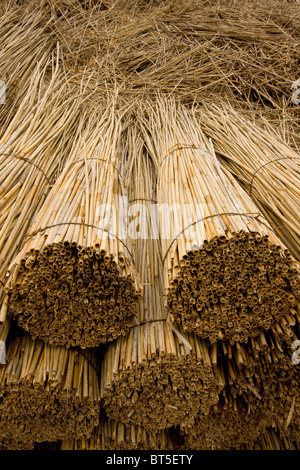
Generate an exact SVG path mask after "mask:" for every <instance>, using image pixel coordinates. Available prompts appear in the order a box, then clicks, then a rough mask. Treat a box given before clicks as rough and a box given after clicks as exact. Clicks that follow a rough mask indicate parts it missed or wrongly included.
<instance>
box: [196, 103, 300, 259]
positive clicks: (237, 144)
mask: <svg viewBox="0 0 300 470" xmlns="http://www.w3.org/2000/svg"><path fill="white" fill-rule="evenodd" d="M199 122H200V125H201V128H202V129H203V131H204V132H205V133H206V134H207V135H209V136H210V137H211V138H212V140H213V143H214V147H215V150H216V153H217V156H218V157H219V159H220V162H221V165H222V166H224V167H225V168H226V169H228V170H229V171H230V172H231V173H232V174H233V175H234V177H235V178H236V179H237V180H238V181H239V183H240V184H241V185H242V187H243V188H244V189H245V191H246V192H247V193H248V194H249V195H250V197H251V198H252V199H253V200H254V201H255V204H256V205H257V207H258V208H259V209H260V211H261V212H262V214H263V215H264V216H265V218H266V219H267V220H268V221H269V222H270V224H271V225H272V227H273V228H274V230H275V232H276V234H277V236H278V237H279V238H280V239H281V240H282V241H283V243H284V244H285V245H286V246H287V248H288V249H289V250H290V252H291V254H292V255H293V256H294V257H295V258H296V259H297V260H298V261H299V260H300V250H299V245H300V232H299V218H300V211H299V197H300V188H299V180H300V156H299V153H297V152H295V151H294V150H293V149H292V148H291V147H290V146H289V145H287V144H285V143H284V142H283V141H282V140H281V139H280V137H279V136H277V135H276V134H275V133H274V132H272V131H271V129H262V128H260V127H259V126H257V125H255V124H254V123H252V122H250V121H249V120H247V119H245V117H243V115H242V114H241V113H238V112H237V111H235V110H234V109H233V108H230V107H228V106H224V105H223V106H216V105H213V106H210V107H209V108H208V107H205V109H202V110H200V111H199Z"/></svg>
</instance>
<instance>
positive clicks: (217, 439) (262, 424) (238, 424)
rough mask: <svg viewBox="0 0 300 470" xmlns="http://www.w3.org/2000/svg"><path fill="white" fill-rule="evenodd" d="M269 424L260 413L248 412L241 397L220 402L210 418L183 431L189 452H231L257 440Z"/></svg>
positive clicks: (201, 418) (197, 419)
mask: <svg viewBox="0 0 300 470" xmlns="http://www.w3.org/2000/svg"><path fill="white" fill-rule="evenodd" d="M267 424H270V423H269V422H268V420H267V418H265V417H264V416H263V415H262V414H261V413H260V412H259V411H257V410H256V411H253V412H251V411H250V412H249V411H248V409H247V406H246V405H245V403H244V401H243V399H242V397H240V396H239V397H238V398H232V397H231V396H230V394H228V399H227V402H225V401H223V400H220V401H219V403H218V404H217V405H214V406H213V407H212V409H211V410H210V412H209V414H208V415H207V416H203V415H200V416H199V417H197V418H195V419H194V426H192V427H191V428H183V429H182V433H183V436H184V447H185V448H186V449H190V450H229V449H231V448H232V447H234V446H239V445H242V444H245V443H248V442H251V441H253V440H255V439H256V438H257V437H258V436H259V434H260V432H262V431H263V430H264V429H265V428H266V425H267Z"/></svg>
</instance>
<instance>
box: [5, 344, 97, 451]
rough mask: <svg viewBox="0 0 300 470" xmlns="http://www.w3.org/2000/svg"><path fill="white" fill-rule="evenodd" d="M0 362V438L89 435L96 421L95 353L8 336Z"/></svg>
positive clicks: (30, 439)
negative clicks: (3, 358) (4, 359)
mask: <svg viewBox="0 0 300 470" xmlns="http://www.w3.org/2000/svg"><path fill="white" fill-rule="evenodd" d="M7 343H8V344H7V362H6V364H5V365H1V366H0V416H1V419H0V440H1V441H2V440H4V441H20V442H24V443H27V444H28V443H30V442H35V441H36V442H42V441H53V440H58V439H64V438H65V437H66V436H69V437H70V438H73V439H79V438H81V437H83V436H87V437H89V436H90V435H91V433H92V431H93V429H94V427H95V426H97V425H98V424H99V412H100V405H99V403H100V394H99V381H98V373H99V366H98V360H97V356H96V354H95V353H94V352H93V351H92V350H86V351H85V352H84V354H83V352H82V351H80V350H71V349H65V348H63V347H60V346H57V347H55V346H50V345H47V344H45V343H43V342H42V341H40V340H33V339H32V338H31V337H30V336H14V337H11V338H10V339H9V340H8V342H7Z"/></svg>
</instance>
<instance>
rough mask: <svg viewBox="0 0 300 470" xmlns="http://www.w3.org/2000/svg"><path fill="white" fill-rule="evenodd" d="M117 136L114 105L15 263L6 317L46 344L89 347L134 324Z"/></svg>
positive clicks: (94, 127)
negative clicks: (15, 320)
mask: <svg viewBox="0 0 300 470" xmlns="http://www.w3.org/2000/svg"><path fill="white" fill-rule="evenodd" d="M121 132H122V124H121V116H120V115H119V114H118V112H117V110H116V109H115V106H114V104H113V102H111V103H109V104H108V107H107V111H106V112H105V113H103V114H102V113H101V112H100V111H99V110H96V111H95V112H91V114H90V116H89V118H88V120H87V122H86V123H85V126H84V127H80V128H79V129H78V139H75V140H74V143H73V147H72V149H71V151H70V154H69V156H68V160H67V163H66V165H65V167H64V169H63V171H62V173H61V174H60V176H59V177H58V179H57V180H56V182H55V184H54V185H53V187H52V189H51V191H50V193H49V195H48V197H47V199H46V200H45V202H44V204H43V206H42V207H41V209H40V211H39V213H38V214H37V216H36V219H35V220H34V223H33V224H32V225H31V226H30V228H29V230H28V232H29V237H28V240H27V242H26V243H25V245H24V247H23V249H22V250H21V251H20V253H19V254H18V256H17V257H16V258H15V259H14V261H13V264H14V268H13V269H14V272H13V273H12V275H11V283H10V286H9V293H10V302H9V312H10V314H12V315H14V316H15V317H16V318H17V320H18V324H19V325H20V326H22V327H23V328H25V329H26V330H27V331H29V332H30V334H31V335H32V336H33V337H39V338H40V339H42V340H43V341H45V342H47V343H50V344H56V345H65V346H66V347H69V346H80V347H81V348H85V347H94V346H97V345H99V343H100V342H107V341H111V340H112V339H115V338H117V337H118V336H120V335H121V334H123V335H124V334H126V333H127V332H128V330H129V328H130V327H131V326H132V325H133V323H134V321H135V317H136V302H137V300H138V299H139V296H140V285H139V281H138V277H137V274H136V271H135V266H134V263H133V259H132V255H131V250H130V248H129V247H130V245H129V242H130V241H129V240H127V239H126V234H125V235H124V234H123V233H122V231H123V232H124V230H123V219H125V218H126V208H125V207H126V206H124V207H123V205H122V204H123V199H122V198H124V197H125V196H126V188H125V186H124V182H123V179H124V175H126V165H125V162H124V161H123V158H122V155H120V136H121ZM114 215H116V216H117V217H118V218H116V219H113V220H112V221H111V218H113V217H114Z"/></svg>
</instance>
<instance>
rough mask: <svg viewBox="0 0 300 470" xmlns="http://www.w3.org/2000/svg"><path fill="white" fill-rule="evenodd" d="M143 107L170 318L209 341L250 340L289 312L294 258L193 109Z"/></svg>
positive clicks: (294, 289) (294, 294)
mask: <svg viewBox="0 0 300 470" xmlns="http://www.w3.org/2000/svg"><path fill="white" fill-rule="evenodd" d="M148 108H150V110H148ZM143 113H144V114H142V113H141V114H140V117H139V120H140V125H141V128H142V129H143V134H144V138H145V141H146V145H147V148H148V151H149V153H150V155H151V156H152V157H153V159H154V161H155V162H156V167H157V172H158V182H157V194H158V196H157V199H158V203H159V204H161V206H162V209H163V210H162V211H160V229H161V237H162V252H163V262H164V286H165V291H166V294H167V297H166V305H167V309H168V311H169V312H170V315H171V318H172V319H173V321H175V322H178V323H181V324H182V326H183V328H184V330H187V331H193V332H195V333H196V334H197V335H200V336H201V337H203V338H209V339H210V341H211V342H214V341H216V340H217V339H224V340H225V339H229V340H230V341H231V342H232V343H234V342H236V341H241V342H243V341H247V340H248V337H252V336H255V335H257V334H258V333H259V332H260V331H261V330H263V329H268V328H269V327H270V326H271V325H274V324H275V323H277V322H278V321H279V319H280V318H281V317H283V316H284V315H290V314H291V309H292V308H294V307H295V306H296V302H297V299H299V293H300V291H299V271H298V267H297V264H296V263H295V262H294V260H293V259H292V257H291V255H290V253H289V252H288V250H287V249H286V248H285V246H284V245H283V244H282V243H280V242H279V240H278V238H277V237H276V235H275V234H273V231H272V228H271V227H270V226H269V224H268V223H267V221H266V220H265V219H264V218H263V217H262V216H261V214H260V211H259V210H258V208H257V207H256V206H255V205H254V203H253V202H252V200H251V199H250V198H249V196H248V195H247V194H246V192H245V191H244V190H243V189H242V188H241V186H240V185H239V184H238V183H237V182H236V181H235V180H234V178H233V177H232V176H231V175H230V174H228V173H227V174H225V173H224V172H223V171H222V170H221V168H220V166H219V165H218V161H217V159H216V157H215V154H214V150H213V148H212V147H210V145H209V143H208V141H207V140H206V139H205V137H204V136H203V134H202V133H201V130H200V129H199V127H198V125H197V121H196V120H195V117H194V116H193V114H192V113H191V112H189V111H188V110H187V109H186V108H184V107H180V106H176V104H175V102H174V100H173V101H172V100H170V101H167V100H157V103H156V105H154V106H151V105H150V104H149V106H148V107H146V106H144V109H143ZM145 113H147V114H148V117H145Z"/></svg>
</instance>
